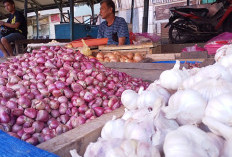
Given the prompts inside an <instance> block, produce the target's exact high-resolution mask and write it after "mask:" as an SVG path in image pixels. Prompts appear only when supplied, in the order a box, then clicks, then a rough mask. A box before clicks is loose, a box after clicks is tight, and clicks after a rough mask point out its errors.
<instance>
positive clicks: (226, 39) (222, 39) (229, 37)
mask: <svg viewBox="0 0 232 157" xmlns="http://www.w3.org/2000/svg"><path fill="white" fill-rule="evenodd" d="M229 43H232V33H229V32H225V33H222V34H219V35H218V36H216V37H214V38H212V39H210V40H209V41H208V42H207V43H206V44H229Z"/></svg>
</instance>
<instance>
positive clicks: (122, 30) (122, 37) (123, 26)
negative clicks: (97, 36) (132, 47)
mask: <svg viewBox="0 0 232 157" xmlns="http://www.w3.org/2000/svg"><path fill="white" fill-rule="evenodd" d="M127 38H128V39H127ZM126 40H129V31H128V26H127V23H126V21H125V19H123V18H121V19H120V27H119V30H118V45H125V44H128V43H126Z"/></svg>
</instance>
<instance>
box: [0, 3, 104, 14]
mask: <svg viewBox="0 0 232 157" xmlns="http://www.w3.org/2000/svg"><path fill="white" fill-rule="evenodd" d="M2 2H3V0H1V1H0V19H5V18H7V17H8V13H7V12H6V11H5V9H4V6H3V3H2ZM14 2H15V6H16V9H17V10H19V11H22V12H24V11H25V9H26V11H27V13H29V12H35V11H36V10H38V11H40V10H48V9H54V8H63V7H69V6H70V2H73V4H74V5H75V4H88V5H90V6H93V4H95V3H99V2H100V0H26V1H25V0H14ZM25 3H27V5H26V4H25Z"/></svg>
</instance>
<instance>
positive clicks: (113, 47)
mask: <svg viewBox="0 0 232 157" xmlns="http://www.w3.org/2000/svg"><path fill="white" fill-rule="evenodd" d="M155 46H157V43H143V44H140V45H121V46H118V45H104V46H99V47H98V49H99V50H101V51H102V50H109V51H111V50H112V51H114V50H129V49H143V48H151V47H155Z"/></svg>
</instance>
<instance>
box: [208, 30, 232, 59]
mask: <svg viewBox="0 0 232 157" xmlns="http://www.w3.org/2000/svg"><path fill="white" fill-rule="evenodd" d="M231 43H232V33H229V32H225V33H222V34H220V35H218V36H216V37H214V38H212V39H211V40H209V41H208V42H207V43H206V45H205V46H204V47H205V49H206V50H207V51H208V54H210V55H214V54H216V52H217V50H218V49H219V48H220V47H222V46H224V45H227V44H231Z"/></svg>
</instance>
